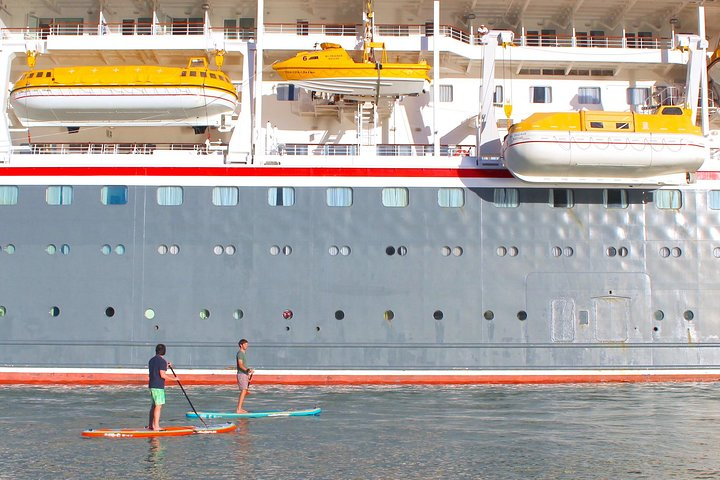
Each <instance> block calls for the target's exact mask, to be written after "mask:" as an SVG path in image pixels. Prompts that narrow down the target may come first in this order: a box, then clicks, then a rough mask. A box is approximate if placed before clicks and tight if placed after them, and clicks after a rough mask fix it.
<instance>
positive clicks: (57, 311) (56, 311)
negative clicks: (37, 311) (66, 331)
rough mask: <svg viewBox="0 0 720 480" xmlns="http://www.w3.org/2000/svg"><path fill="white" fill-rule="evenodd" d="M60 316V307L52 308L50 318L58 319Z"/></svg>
mask: <svg viewBox="0 0 720 480" xmlns="http://www.w3.org/2000/svg"><path fill="white" fill-rule="evenodd" d="M59 315H60V308H59V307H52V308H50V316H51V317H57V316H59Z"/></svg>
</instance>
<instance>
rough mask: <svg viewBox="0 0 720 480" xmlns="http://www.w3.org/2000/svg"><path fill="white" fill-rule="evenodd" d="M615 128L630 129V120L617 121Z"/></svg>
mask: <svg viewBox="0 0 720 480" xmlns="http://www.w3.org/2000/svg"><path fill="white" fill-rule="evenodd" d="M615 128H616V129H617V130H630V124H629V123H628V122H617V123H615Z"/></svg>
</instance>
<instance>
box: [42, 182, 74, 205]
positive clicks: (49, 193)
mask: <svg viewBox="0 0 720 480" xmlns="http://www.w3.org/2000/svg"><path fill="white" fill-rule="evenodd" d="M72 198H73V187H71V186H69V185H54V186H50V187H47V189H46V190H45V201H46V202H47V204H48V205H70V204H71V203H72Z"/></svg>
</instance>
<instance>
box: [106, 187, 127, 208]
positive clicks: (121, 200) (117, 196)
mask: <svg viewBox="0 0 720 480" xmlns="http://www.w3.org/2000/svg"><path fill="white" fill-rule="evenodd" d="M100 201H101V202H102V203H103V205H125V204H126V203H127V202H128V187H126V186H125V185H110V186H107V187H102V189H101V190H100Z"/></svg>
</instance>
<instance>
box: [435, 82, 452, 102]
mask: <svg viewBox="0 0 720 480" xmlns="http://www.w3.org/2000/svg"><path fill="white" fill-rule="evenodd" d="M439 92H440V93H439V95H440V98H439V99H438V101H439V102H452V101H453V86H452V85H440V90H439Z"/></svg>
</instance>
